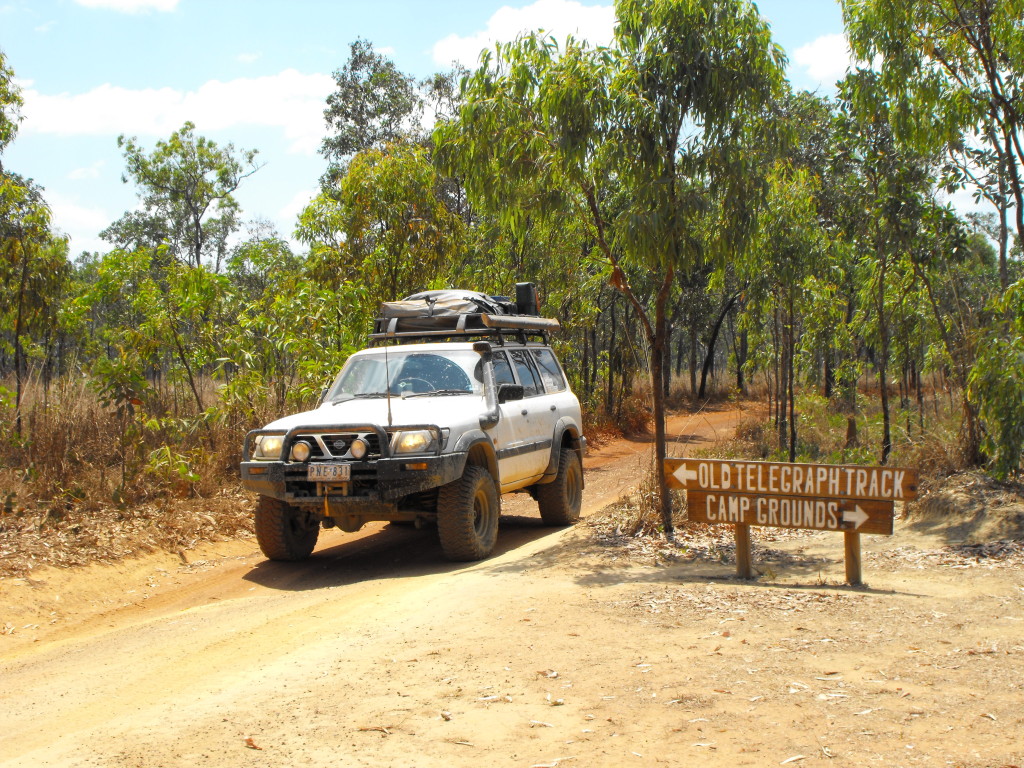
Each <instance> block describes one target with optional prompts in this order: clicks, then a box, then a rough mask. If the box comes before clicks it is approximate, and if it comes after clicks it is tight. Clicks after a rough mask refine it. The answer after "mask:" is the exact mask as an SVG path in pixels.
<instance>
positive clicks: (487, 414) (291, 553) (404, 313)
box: [241, 284, 586, 560]
mask: <svg viewBox="0 0 1024 768" xmlns="http://www.w3.org/2000/svg"><path fill="white" fill-rule="evenodd" d="M523 286H528V288H523ZM521 294H525V295H527V297H528V296H529V295H531V294H532V295H533V296H534V298H533V300H532V301H530V300H529V298H527V299H526V300H525V301H524V302H517V303H516V304H512V303H511V302H509V301H508V300H503V301H502V300H500V299H498V301H499V302H501V303H497V304H496V303H494V301H495V297H487V296H483V295H482V294H467V293H466V292H457V291H443V292H441V291H434V292H429V293H426V294H417V295H416V296H412V297H409V299H406V300H404V301H402V302H395V303H393V304H385V305H384V316H383V317H382V318H381V319H379V320H378V321H377V331H378V332H377V333H375V334H374V335H373V338H374V339H375V341H378V342H384V346H376V347H371V348H369V349H366V350H363V351H361V352H357V353H355V354H354V355H352V356H351V357H350V358H349V359H348V361H347V362H346V363H345V365H344V367H343V368H342V370H341V372H340V373H339V374H338V377H337V379H335V381H334V384H333V385H332V386H331V387H330V389H328V390H327V391H326V392H325V394H324V397H323V399H322V401H321V405H320V406H319V407H318V408H316V409H315V410H312V411H307V412H305V413H298V414H295V415H293V416H287V417H285V418H282V419H278V420H277V421H274V422H272V423H270V424H268V425H267V426H266V427H265V428H263V429H260V430H255V431H253V432H251V433H249V435H248V436H247V437H246V441H245V449H244V453H243V461H242V465H241V470H242V484H243V485H244V486H245V487H246V488H248V489H249V490H252V491H255V492H256V493H258V494H259V495H260V498H259V503H258V505H257V508H256V537H257V540H258V541H259V545H260V549H262V550H263V553H264V554H265V555H266V556H267V557H268V558H270V559H272V560H300V559H302V558H305V557H307V556H308V555H309V554H310V553H311V552H312V551H313V547H314V546H315V544H316V540H317V535H318V532H319V529H320V528H321V527H324V528H330V527H333V526H337V527H339V528H340V529H341V530H343V531H357V530H359V528H361V527H362V526H363V524H364V523H366V522H369V521H371V520H389V521H395V522H400V521H406V522H415V523H416V524H422V523H425V522H436V524H437V529H438V533H439V535H440V540H441V547H442V549H443V551H444V553H445V555H446V556H447V557H448V558H449V559H452V560H477V559H480V558H483V557H486V556H487V555H488V554H490V552H491V550H492V549H493V548H494V544H495V540H496V539H497V534H498V518H499V515H500V511H501V494H503V493H508V492H510V491H527V492H529V493H530V494H531V495H532V496H533V497H534V498H535V499H536V500H537V502H538V504H539V506H540V514H541V517H542V518H543V520H544V522H545V523H547V524H549V525H568V524H571V523H574V522H575V521H576V520H577V519H578V517H579V513H580V502H581V498H582V492H583V469H582V463H581V462H582V457H583V454H584V451H585V449H586V439H585V438H584V436H583V433H582V428H581V424H582V420H581V416H580V406H579V401H578V400H577V399H576V396H575V395H574V394H573V393H572V391H571V390H570V389H569V385H568V382H567V380H566V377H565V375H564V373H563V371H562V368H561V366H560V365H559V363H558V361H557V360H556V359H555V355H554V353H553V352H552V351H551V348H550V346H548V344H547V335H546V334H547V331H548V330H551V329H555V328H557V327H558V324H557V322H556V321H553V320H545V319H544V318H539V317H536V316H534V315H530V314H525V313H518V314H517V313H516V311H517V309H522V308H525V309H526V310H527V311H529V310H531V309H532V310H533V313H534V314H535V312H536V309H535V301H536V299H535V295H536V294H535V293H534V292H533V286H532V285H530V284H520V285H519V286H517V296H520V295H521ZM453 296H454V298H452V297H453ZM467 302H468V303H467ZM523 304H525V307H524V306H522V305H523ZM389 307H390V308H391V310H392V316H391V317H389V316H388V310H389ZM467 308H468V309H476V310H477V311H476V312H469V311H465V310H466V309H467ZM403 329H405V330H403ZM438 338H441V339H444V340H443V341H440V342H438V341H437V339H438ZM394 341H399V342H402V343H400V344H398V345H393V342H394ZM388 342H392V344H389V343H388ZM410 342H411V343H410Z"/></svg>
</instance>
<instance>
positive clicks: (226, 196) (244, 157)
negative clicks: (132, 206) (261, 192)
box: [101, 122, 258, 272]
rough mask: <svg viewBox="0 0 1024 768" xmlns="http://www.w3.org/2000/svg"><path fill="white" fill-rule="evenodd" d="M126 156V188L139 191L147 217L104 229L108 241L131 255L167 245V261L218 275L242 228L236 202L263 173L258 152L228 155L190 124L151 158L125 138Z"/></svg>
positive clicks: (132, 216)
mask: <svg viewBox="0 0 1024 768" xmlns="http://www.w3.org/2000/svg"><path fill="white" fill-rule="evenodd" d="M117 145H118V146H119V147H120V148H121V149H122V150H123V151H124V159H125V173H124V176H122V181H124V182H125V183H126V184H127V183H128V182H129V181H131V182H132V183H134V184H135V186H136V187H137V188H138V192H139V197H140V199H141V202H142V205H143V210H142V211H141V212H139V211H131V212H128V213H126V214H125V215H124V216H122V217H121V219H119V220H118V221H116V222H114V224H112V225H111V226H110V227H108V228H107V229H106V230H104V231H103V232H102V233H101V235H102V237H104V238H105V239H106V240H108V241H110V242H112V243H114V244H115V245H117V246H118V247H120V248H122V249H126V250H134V249H137V248H143V247H148V248H151V249H155V248H158V247H160V246H163V247H165V248H166V253H167V255H169V256H171V257H173V258H175V259H177V260H179V261H180V262H182V263H184V264H190V265H192V266H194V267H198V266H201V265H202V264H204V263H208V264H212V265H213V268H214V271H215V272H219V271H220V266H221V263H222V261H224V259H225V258H226V255H227V242H228V238H229V237H230V236H231V234H232V233H233V232H235V230H236V229H237V228H238V210H239V209H238V203H237V202H236V201H235V199H234V197H233V196H232V195H233V193H234V191H235V190H236V189H238V186H239V185H240V184H241V183H242V181H243V180H244V179H245V178H247V177H248V176H251V175H252V174H253V173H255V172H256V171H257V170H258V166H257V165H256V154H257V153H256V150H243V151H241V152H239V153H238V154H236V152H235V148H234V146H233V145H231V144H228V145H227V146H226V147H224V148H223V149H222V148H220V147H218V146H217V144H216V143H214V142H212V141H210V140H209V139H207V138H205V137H203V136H196V135H195V125H194V124H192V123H190V122H186V123H185V124H184V125H183V126H182V127H181V128H180V129H179V130H177V131H175V132H174V133H173V134H171V137H170V138H169V139H168V140H167V141H158V142H157V143H156V148H155V149H154V150H153V151H152V152H151V153H146V151H145V150H144V149H143V147H142V146H140V145H139V144H138V142H137V140H136V139H135V138H126V137H125V136H124V135H121V136H120V137H118V140H117Z"/></svg>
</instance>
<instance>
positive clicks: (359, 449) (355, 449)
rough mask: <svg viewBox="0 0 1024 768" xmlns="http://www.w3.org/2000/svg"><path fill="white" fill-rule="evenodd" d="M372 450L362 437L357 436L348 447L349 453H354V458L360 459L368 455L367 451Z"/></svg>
mask: <svg viewBox="0 0 1024 768" xmlns="http://www.w3.org/2000/svg"><path fill="white" fill-rule="evenodd" d="M369 450H370V446H369V445H368V444H367V442H366V441H365V440H363V438H361V437H357V438H356V439H355V440H353V441H352V445H350V446H349V447H348V451H349V453H351V454H352V458H353V459H356V460H359V459H362V458H363V457H364V456H366V453H367V451H369Z"/></svg>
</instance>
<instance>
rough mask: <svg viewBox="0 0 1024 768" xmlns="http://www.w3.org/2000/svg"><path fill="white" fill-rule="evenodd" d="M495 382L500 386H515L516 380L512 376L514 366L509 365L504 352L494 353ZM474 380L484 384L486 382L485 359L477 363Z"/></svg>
mask: <svg viewBox="0 0 1024 768" xmlns="http://www.w3.org/2000/svg"><path fill="white" fill-rule="evenodd" d="M493 360H494V382H495V383H496V384H498V385H499V386H500V385H502V384H515V383H516V379H515V377H514V376H513V375H512V366H511V365H509V364H508V358H507V357H505V353H504V352H495V353H494V357H493ZM473 378H475V379H476V380H477V381H479V382H481V383H483V380H484V364H483V359H482V358H481V359H480V361H478V362H477V364H476V367H475V368H474V369H473Z"/></svg>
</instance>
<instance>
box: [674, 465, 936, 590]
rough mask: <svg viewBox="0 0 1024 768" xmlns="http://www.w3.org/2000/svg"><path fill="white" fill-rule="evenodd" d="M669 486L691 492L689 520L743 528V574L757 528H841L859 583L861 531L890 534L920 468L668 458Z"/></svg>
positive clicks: (850, 574) (849, 569)
mask: <svg viewBox="0 0 1024 768" xmlns="http://www.w3.org/2000/svg"><path fill="white" fill-rule="evenodd" d="M665 474H666V475H667V476H668V478H669V486H670V487H672V488H679V489H683V490H685V491H686V511H687V514H688V515H689V517H690V520H694V521H696V522H702V523H716V524H721V523H727V524H731V525H733V526H735V530H736V572H737V574H738V575H739V577H740V578H743V579H749V578H751V576H752V575H753V565H752V563H751V558H750V526H752V525H763V526H769V527H775V528H801V529H808V530H812V531H842V532H843V535H844V537H845V549H846V580H847V582H848V583H850V584H853V585H860V584H861V583H863V582H862V579H861V559H860V534H862V533H875V534H881V535H884V536H891V535H892V532H893V504H894V502H896V501H908V500H910V499H914V498H916V497H917V471H916V470H913V469H905V468H900V467H859V466H843V465H832V464H785V463H781V462H767V461H737V460H731V459H665Z"/></svg>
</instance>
